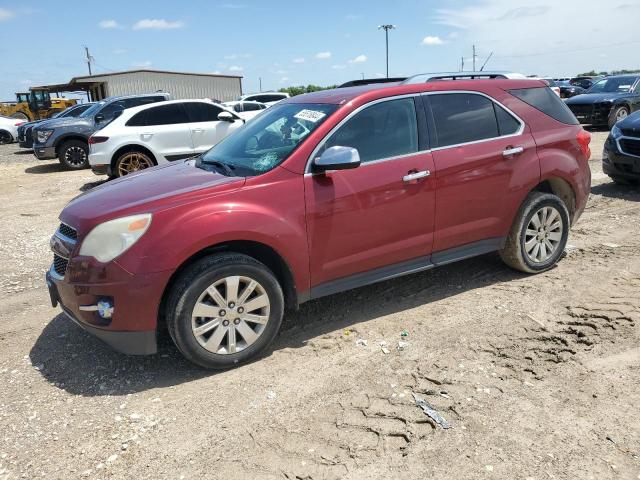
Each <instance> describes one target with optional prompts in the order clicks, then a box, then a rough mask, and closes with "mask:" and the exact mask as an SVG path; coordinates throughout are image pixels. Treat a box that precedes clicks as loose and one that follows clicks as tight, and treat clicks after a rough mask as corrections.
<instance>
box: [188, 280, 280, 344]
mask: <svg viewBox="0 0 640 480" xmlns="http://www.w3.org/2000/svg"><path fill="white" fill-rule="evenodd" d="M270 306H271V304H270V301H269V296H268V295H267V292H266V290H265V288H264V287H263V286H262V285H261V284H260V283H258V282H257V281H256V280H254V279H252V278H249V277H245V276H229V277H225V278H222V279H220V280H218V281H216V282H215V283H213V284H212V285H210V286H209V287H207V289H206V290H205V291H204V292H202V294H201V295H200V297H199V298H198V300H197V301H196V304H195V306H194V308H193V311H192V314H191V331H192V332H193V336H194V337H195V339H196V340H197V341H198V343H199V344H200V345H201V346H202V347H203V348H205V349H206V350H208V351H210V352H212V353H217V354H222V355H227V354H232V353H237V352H240V351H242V350H244V349H245V348H247V347H249V346H251V345H252V344H254V343H255V342H256V341H257V340H258V338H259V337H260V335H261V334H262V332H264V329H265V327H266V325H267V322H268V321H269V313H270Z"/></svg>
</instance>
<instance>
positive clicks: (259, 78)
mask: <svg viewBox="0 0 640 480" xmlns="http://www.w3.org/2000/svg"><path fill="white" fill-rule="evenodd" d="M258 81H259V82H260V93H262V77H258Z"/></svg>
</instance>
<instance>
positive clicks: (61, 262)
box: [53, 253, 69, 277]
mask: <svg viewBox="0 0 640 480" xmlns="http://www.w3.org/2000/svg"><path fill="white" fill-rule="evenodd" d="M68 263H69V260H67V259H66V258H62V257H61V256H60V255H56V254H55V253H54V254H53V271H54V272H56V273H57V274H58V275H60V276H61V277H64V274H65V273H66V271H67V265H68Z"/></svg>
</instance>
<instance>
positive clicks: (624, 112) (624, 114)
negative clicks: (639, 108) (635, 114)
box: [616, 108, 629, 123]
mask: <svg viewBox="0 0 640 480" xmlns="http://www.w3.org/2000/svg"><path fill="white" fill-rule="evenodd" d="M628 116H629V112H627V110H626V109H624V108H621V109H620V110H618V112H617V113H616V123H617V122H619V121H621V120H624V119H625V118H627V117H628Z"/></svg>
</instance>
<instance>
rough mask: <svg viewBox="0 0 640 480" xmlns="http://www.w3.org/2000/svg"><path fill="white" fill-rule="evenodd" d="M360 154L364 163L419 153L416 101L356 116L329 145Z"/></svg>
mask: <svg viewBox="0 0 640 480" xmlns="http://www.w3.org/2000/svg"><path fill="white" fill-rule="evenodd" d="M334 146H341V147H352V148H355V149H356V150H358V153H359V154H360V161H361V162H363V163H366V162H372V161H374V160H381V159H384V158H391V157H396V156H400V155H407V154H411V153H415V152H417V151H418V122H417V119H416V107H415V103H414V100H413V98H400V99H396V100H389V101H385V102H381V103H377V104H375V105H372V106H370V107H367V108H365V109H364V110H362V111H360V112H358V113H357V114H355V115H354V116H353V117H352V118H350V119H349V120H347V122H346V123H345V124H344V125H342V126H341V127H340V128H339V129H338V130H336V131H335V132H334V133H333V134H332V135H331V137H329V139H328V140H327V141H326V142H325V144H324V146H323V149H327V148H329V147H334Z"/></svg>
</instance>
